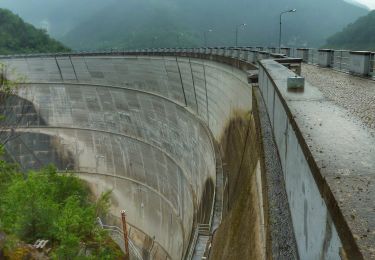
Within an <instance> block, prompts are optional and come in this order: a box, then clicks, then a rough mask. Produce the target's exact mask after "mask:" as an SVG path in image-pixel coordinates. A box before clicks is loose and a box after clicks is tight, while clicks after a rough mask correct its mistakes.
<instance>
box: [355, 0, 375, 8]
mask: <svg viewBox="0 0 375 260" xmlns="http://www.w3.org/2000/svg"><path fill="white" fill-rule="evenodd" d="M357 2H360V3H362V4H364V5H367V6H368V7H369V8H371V9H375V0H357Z"/></svg>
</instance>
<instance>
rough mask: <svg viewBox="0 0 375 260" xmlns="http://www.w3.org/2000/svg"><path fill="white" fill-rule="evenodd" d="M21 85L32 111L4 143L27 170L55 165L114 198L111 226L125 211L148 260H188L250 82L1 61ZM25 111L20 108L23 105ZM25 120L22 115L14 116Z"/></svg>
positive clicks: (180, 72)
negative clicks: (218, 145)
mask: <svg viewBox="0 0 375 260" xmlns="http://www.w3.org/2000/svg"><path fill="white" fill-rule="evenodd" d="M2 63H4V64H5V65H6V66H7V68H8V71H9V73H8V75H7V77H8V78H9V79H13V80H16V81H17V80H20V79H21V80H22V82H23V83H22V84H20V86H19V89H18V96H19V97H18V100H15V101H13V103H12V107H13V112H14V113H15V114H16V115H19V116H20V117H21V116H22V115H21V113H19V111H20V110H21V106H25V102H24V101H26V106H27V108H26V110H27V113H23V118H22V120H20V123H19V124H17V125H16V126H14V129H13V130H12V131H16V132H17V137H16V138H14V139H12V140H11V141H9V142H8V143H7V146H6V148H7V151H8V153H9V154H10V156H11V157H12V159H13V160H14V161H16V162H18V163H20V165H21V166H22V167H23V168H24V169H33V168H40V167H42V166H43V165H47V164H49V163H54V164H56V165H57V166H58V168H59V170H60V171H62V172H64V171H71V172H76V173H78V174H79V176H80V178H82V179H84V180H87V181H88V183H89V184H90V187H91V188H92V190H93V191H94V192H95V194H96V195H99V194H100V193H101V192H103V191H107V190H112V191H113V192H112V208H111V213H112V215H113V216H112V218H111V221H112V222H113V223H114V224H117V225H120V222H119V213H120V211H121V210H122V209H125V210H126V211H127V215H128V221H129V225H130V237H131V239H132V240H133V241H134V243H135V244H136V245H137V246H138V247H139V248H141V249H142V252H143V254H144V256H145V257H149V258H153V259H181V258H182V257H183V256H184V254H185V252H186V250H187V249H188V246H189V241H190V239H191V234H192V231H193V229H194V228H195V226H196V225H197V224H201V223H210V221H211V215H212V211H213V207H214V205H213V203H214V199H215V189H216V182H217V180H216V163H217V160H218V158H217V156H216V155H215V142H218V141H219V140H220V139H221V138H222V136H223V135H224V132H225V128H226V126H227V125H228V124H229V122H230V120H231V118H233V117H234V116H235V115H237V114H239V113H248V112H250V111H251V109H252V92H251V87H250V85H249V84H248V83H247V75H246V73H245V72H243V71H241V70H238V69H236V68H234V67H231V66H228V65H224V64H220V63H217V62H213V61H205V60H199V59H193V58H191V59H190V58H176V57H145V56H138V57H133V56H132V57H126V56H125V57H115V56H113V57H111V56H102V57H101V56H96V57H92V56H77V57H39V58H38V57H30V58H27V57H25V58H14V59H7V60H3V61H2ZM21 101H22V102H21ZM17 111H18V112H17Z"/></svg>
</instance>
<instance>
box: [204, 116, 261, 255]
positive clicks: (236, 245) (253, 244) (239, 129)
mask: <svg viewBox="0 0 375 260" xmlns="http://www.w3.org/2000/svg"><path fill="white" fill-rule="evenodd" d="M255 129H256V128H255V123H254V120H253V117H252V115H251V114H249V113H237V114H236V116H235V117H234V119H233V120H231V121H230V123H229V124H228V127H227V130H226V131H225V134H224V136H223V138H222V140H221V148H222V151H223V154H224V156H223V157H224V161H225V163H226V169H225V170H226V172H227V174H228V185H227V189H226V191H225V197H226V199H225V205H224V206H225V216H224V218H223V222H222V224H221V225H220V227H219V229H218V230H217V231H216V233H215V235H214V238H213V247H212V250H211V256H210V259H261V258H262V256H263V253H262V248H263V245H262V242H261V238H260V237H261V236H260V233H261V230H260V226H261V221H260V214H259V204H258V203H259V199H258V193H257V187H256V166H257V163H258V160H259V155H258V149H257V141H256V130H255Z"/></svg>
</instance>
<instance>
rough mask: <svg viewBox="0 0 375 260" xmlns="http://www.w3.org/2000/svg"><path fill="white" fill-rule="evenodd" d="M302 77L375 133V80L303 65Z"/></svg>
mask: <svg viewBox="0 0 375 260" xmlns="http://www.w3.org/2000/svg"><path fill="white" fill-rule="evenodd" d="M302 75H303V76H304V77H305V78H306V80H307V81H308V82H309V83H311V84H312V85H313V86H315V87H317V88H318V89H319V90H320V91H321V92H322V93H323V94H324V96H325V97H326V98H328V99H330V100H332V101H333V102H334V103H335V104H336V105H338V106H341V107H343V108H345V109H346V110H348V112H349V114H351V115H354V116H355V117H357V118H358V119H360V121H361V122H363V123H364V125H366V126H367V127H369V128H371V130H373V131H372V135H374V132H375V80H371V79H364V78H360V77H354V76H352V75H349V74H347V73H343V72H339V71H335V70H333V69H327V68H320V67H318V66H314V65H308V64H303V65H302Z"/></svg>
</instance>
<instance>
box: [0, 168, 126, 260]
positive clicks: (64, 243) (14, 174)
mask: <svg viewBox="0 0 375 260" xmlns="http://www.w3.org/2000/svg"><path fill="white" fill-rule="evenodd" d="M0 194H1V195H0V231H2V232H4V233H5V234H6V240H5V243H3V247H2V248H0V256H1V251H3V253H4V255H5V257H9V258H10V259H12V258H11V257H12V254H14V253H15V252H19V251H20V248H25V247H24V243H30V244H33V243H34V242H35V241H36V240H37V239H44V240H49V241H50V244H49V245H50V246H52V251H51V253H50V256H51V257H52V258H54V259H76V258H79V259H118V258H120V257H121V256H122V253H121V251H120V249H118V248H117V247H116V246H115V245H114V243H113V242H112V241H111V239H110V238H109V235H108V234H107V233H106V232H105V231H104V230H103V229H101V227H99V226H98V224H97V222H96V217H97V216H98V214H103V213H106V212H107V210H108V205H109V201H108V199H109V193H106V194H103V195H102V197H101V198H100V199H99V200H98V201H97V202H95V203H93V202H92V201H91V200H90V192H89V189H88V188H87V187H86V186H85V184H84V183H83V182H82V181H81V180H80V179H78V178H77V177H75V176H74V175H69V174H68V175H60V174H58V173H57V171H56V169H55V168H54V167H47V168H45V169H43V170H41V171H39V172H30V173H29V174H28V175H27V176H25V175H24V174H22V173H20V172H19V171H18V169H17V168H16V167H15V166H14V165H11V164H9V163H6V162H5V161H0ZM0 233H1V232H0ZM0 237H1V236H0ZM21 241H22V242H21ZM0 245H1V243H0ZM88 252H89V253H88ZM86 254H87V256H86Z"/></svg>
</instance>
